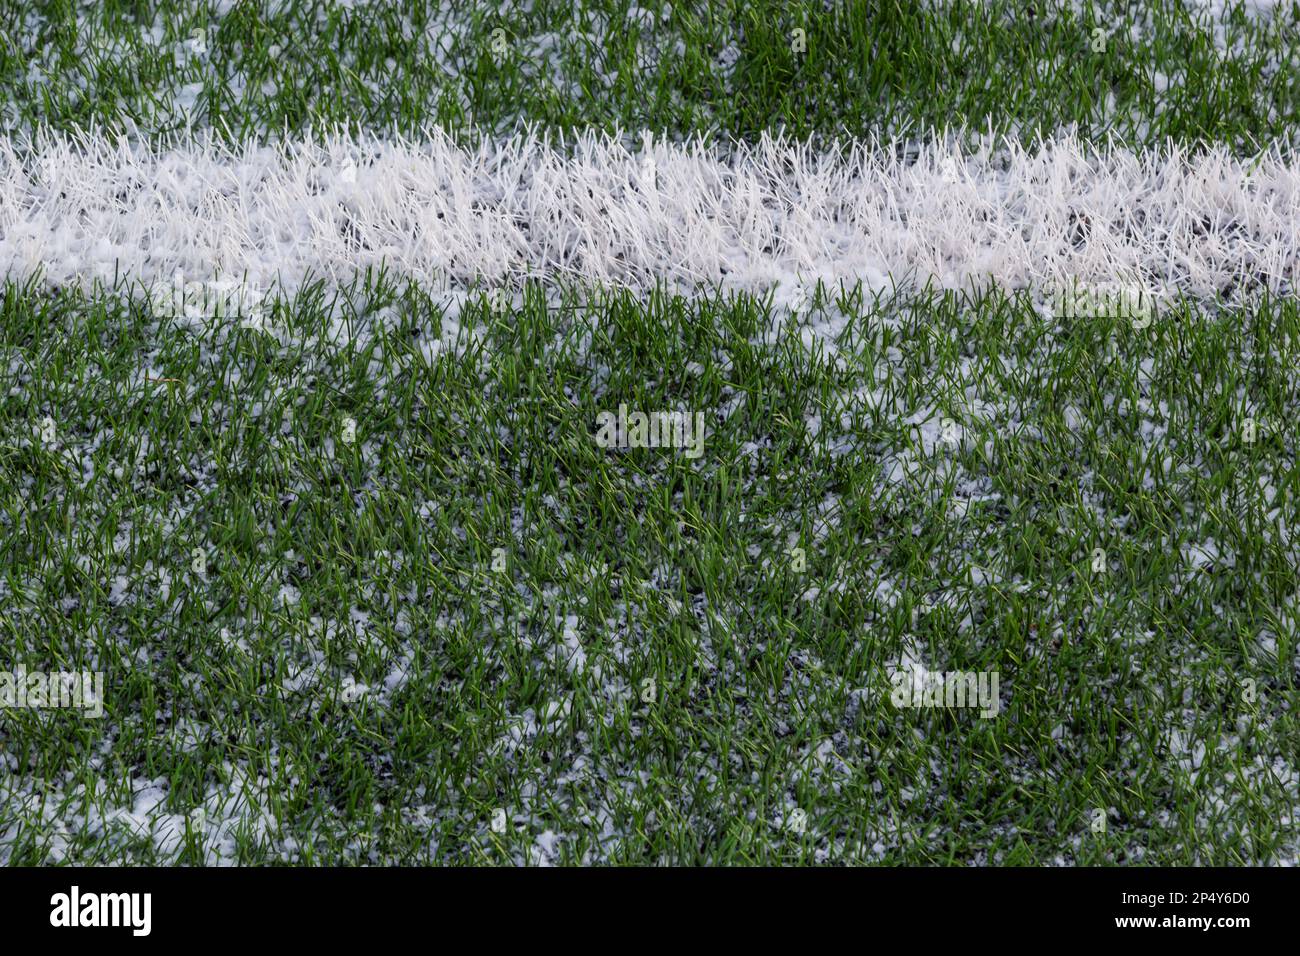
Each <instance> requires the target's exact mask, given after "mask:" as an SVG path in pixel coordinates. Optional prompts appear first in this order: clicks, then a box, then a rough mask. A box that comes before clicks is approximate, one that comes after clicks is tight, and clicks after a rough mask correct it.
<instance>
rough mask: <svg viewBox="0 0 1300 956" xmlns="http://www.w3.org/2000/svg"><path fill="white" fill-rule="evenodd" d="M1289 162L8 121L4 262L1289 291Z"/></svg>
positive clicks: (250, 276) (1, 159)
mask: <svg viewBox="0 0 1300 956" xmlns="http://www.w3.org/2000/svg"><path fill="white" fill-rule="evenodd" d="M1297 223H1300V163H1297V160H1296V159H1295V158H1294V157H1293V156H1289V155H1287V154H1284V153H1282V152H1280V151H1277V150H1273V151H1270V152H1267V153H1265V154H1263V155H1260V156H1258V157H1255V158H1253V159H1242V158H1238V157H1234V156H1233V155H1231V153H1230V152H1229V151H1228V150H1227V149H1226V148H1221V147H1220V148H1212V149H1210V150H1208V151H1206V152H1203V153H1201V154H1199V155H1191V154H1189V153H1187V152H1185V151H1183V150H1181V149H1179V148H1178V147H1174V146H1171V147H1169V148H1167V149H1162V150H1157V151H1151V152H1144V153H1136V154H1135V153H1133V152H1130V151H1127V150H1126V149H1124V148H1121V147H1118V146H1110V147H1098V146H1093V145H1089V144H1085V143H1083V142H1081V141H1079V140H1077V139H1075V138H1072V137H1069V136H1066V137H1063V138H1057V139H1054V140H1050V141H1048V142H1045V143H1042V144H1040V145H1038V146H1037V147H1034V148H1025V147H1023V146H1021V145H1019V144H1017V143H1014V142H1001V143H992V142H988V141H987V140H986V141H985V142H984V145H983V146H982V147H981V148H979V149H977V150H974V151H970V152H967V151H964V150H963V149H962V148H961V147H959V146H956V145H951V144H947V143H943V142H930V143H927V144H922V145H908V144H902V143H897V142H876V141H869V142H859V143H851V144H842V145H840V146H838V147H835V148H832V149H829V150H819V149H816V148H814V147H813V146H812V145H810V144H808V143H803V142H794V141H790V140H787V139H782V138H779V137H773V136H769V135H764V136H763V137H762V138H761V139H760V140H758V141H757V142H755V143H752V144H746V143H739V144H731V145H729V146H726V147H719V146H710V145H705V144H703V143H702V142H698V141H694V142H688V143H685V144H675V143H662V142H648V141H647V140H645V139H643V140H642V141H641V142H640V143H639V144H637V145H634V146H632V147H629V146H628V145H627V144H626V140H625V139H623V138H619V137H615V136H607V135H603V134H598V133H588V134H585V135H582V136H581V137H579V138H577V139H576V140H573V141H571V142H569V143H567V144H556V143H553V142H548V141H547V140H546V139H543V138H540V137H538V136H535V135H521V136H518V137H516V138H513V139H509V140H505V141H500V142H494V143H485V144H483V145H480V146H477V147H472V148H471V147H465V146H461V145H457V144H456V143H454V142H453V141H452V140H451V139H450V138H449V137H448V136H447V135H445V134H444V133H441V132H439V131H436V130H434V131H430V132H429V133H428V134H427V135H426V137H425V138H423V139H420V140H404V139H385V138H379V137H375V136H370V135H364V134H363V135H358V136H351V135H341V134H340V135H334V136H330V137H327V138H325V139H323V140H319V141H315V142H290V143H282V144H278V145H274V146H268V145H251V144H250V145H246V146H242V147H234V148H232V147H229V146H226V145H222V144H220V143H219V142H217V141H215V140H213V139H212V138H210V137H209V138H203V139H198V138H196V139H191V140H188V141H185V142H182V143H180V144H176V145H171V146H167V147H151V146H148V145H142V144H140V143H137V142H129V141H127V140H126V139H123V138H117V139H112V138H108V137H107V136H104V135H100V134H92V133H87V134H81V135H76V136H63V135H45V136H41V137H39V138H38V139H37V140H36V141H35V142H33V143H31V144H28V145H27V146H26V147H25V148H24V147H22V146H20V145H18V144H15V143H13V142H11V141H4V142H3V143H0V273H3V274H6V275H8V276H9V277H11V278H17V279H23V278H27V277H30V276H33V275H37V274H39V275H41V276H43V278H44V281H46V282H47V283H50V284H57V285H67V284H75V285H89V284H91V283H93V282H95V281H101V282H111V281H114V280H122V279H129V280H133V281H139V282H142V283H147V284H152V283H157V282H162V281H172V280H173V278H174V276H175V274H176V273H178V272H179V273H181V274H183V275H184V277H185V278H186V280H187V281H188V280H200V281H203V280H208V279H215V278H231V277H234V278H243V279H244V280H246V281H248V282H251V283H256V284H258V285H260V286H274V285H276V284H279V285H281V286H284V287H286V288H292V287H294V286H296V285H297V284H298V283H300V282H301V281H302V280H303V279H304V278H306V277H308V276H318V277H326V278H330V279H337V280H344V279H346V278H348V277H350V276H352V275H354V274H356V273H357V272H358V271H361V270H364V269H366V268H369V267H378V266H381V265H386V266H387V267H388V268H390V269H391V270H393V271H395V272H397V273H399V274H402V275H405V276H407V277H409V278H412V279H414V280H417V281H419V282H421V283H425V284H428V285H430V286H432V287H442V288H460V287H468V286H472V285H476V284H489V285H491V284H516V283H518V282H519V280H521V279H523V278H525V277H535V278H541V279H544V280H557V279H577V280H582V281H584V282H592V283H601V284H607V285H614V286H623V287H630V288H632V289H637V290H641V289H646V288H649V287H652V286H655V285H657V284H661V283H662V284H666V285H668V286H669V287H675V288H678V289H682V290H689V289H692V288H696V287H700V286H707V287H716V286H722V287H724V288H734V289H744V290H751V291H754V290H757V291H763V290H766V289H769V288H771V287H773V286H774V285H777V284H781V283H787V284H788V283H789V281H790V280H791V279H794V278H797V279H799V280H800V281H802V282H809V281H815V280H817V279H823V280H827V281H830V282H835V281H840V280H846V281H853V280H855V279H862V280H864V281H866V282H868V283H869V284H872V285H877V286H884V285H887V284H889V283H890V282H893V283H901V282H905V281H908V280H913V281H919V282H926V281H931V282H934V283H936V284H937V285H940V286H943V287H949V288H959V287H970V286H984V285H987V284H989V283H990V282H993V283H996V284H998V285H1000V286H1003V287H1004V288H1008V289H1015V288H1027V287H1046V286H1053V285H1055V284H1058V283H1082V284H1086V285H1097V286H1112V285H1114V284H1115V283H1116V282H1121V281H1122V282H1126V283H1128V284H1130V285H1140V286H1142V287H1144V288H1146V289H1148V290H1151V291H1152V292H1154V293H1156V294H1160V293H1162V292H1165V291H1167V290H1177V291H1178V292H1180V293H1182V294H1186V295H1191V296H1196V297H1209V296H1213V295H1215V294H1219V293H1223V292H1225V291H1231V292H1240V291H1242V290H1262V289H1267V290H1269V291H1271V292H1274V293H1282V294H1286V293H1291V292H1293V289H1294V281H1295V275H1296V268H1297V259H1298V258H1300V228H1298V226H1297Z"/></svg>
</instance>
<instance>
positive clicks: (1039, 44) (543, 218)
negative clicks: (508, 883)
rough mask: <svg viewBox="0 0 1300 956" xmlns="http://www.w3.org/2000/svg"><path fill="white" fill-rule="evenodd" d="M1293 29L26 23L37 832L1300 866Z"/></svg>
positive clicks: (5, 736) (21, 573)
mask: <svg viewBox="0 0 1300 956" xmlns="http://www.w3.org/2000/svg"><path fill="white" fill-rule="evenodd" d="M1298 39H1300V4H1295V3H1291V2H1254V3H1231V2H1201V0H1183V2H1171V0H1158V2H1153V3H1084V2H1073V3H1066V4H1061V3H1052V4H1043V3H1032V4H1031V3H1018V4H1010V3H1003V2H986V3H971V2H965V0H953V2H923V3H901V2H869V3H845V4H839V3H812V4H806V5H799V4H789V3H779V4H778V3H769V2H745V3H740V2H714V3H698V4H697V3H689V4H667V3H659V2H646V3H644V4H640V5H639V4H632V3H625V2H620V0H589V2H583V3H564V4H558V3H548V2H543V0H536V2H533V3H531V4H500V5H499V6H498V5H473V4H467V3H457V4H444V5H436V6H425V5H416V6H415V8H414V9H410V8H409V7H408V6H406V5H397V4H387V3H360V2H357V3H308V2H303V0H284V2H272V3H268V2H265V0H263V2H251V0H241V2H237V3H235V2H224V0H223V2H218V3H215V4H203V3H194V2H183V0H172V2H167V3H147V2H140V3H134V2H131V3H129V2H124V0H111V2H107V3H96V4H74V3H59V4H51V5H35V4H15V3H8V4H5V5H3V7H0V90H3V96H0V126H3V130H2V131H0V132H2V133H3V138H2V139H0V270H2V271H3V272H4V276H3V282H4V284H3V287H2V288H0V863H11V864H47V863H76V864H144V863H163V864H171V863H182V864H263V863H272V862H290V863H299V864H322V863H324V864H339V863H376V864H394V863H404V864H429V863H433V864H457V863H467V864H542V865H549V864H556V865H564V864H604V863H638V864H714V865H719V864H721V865H727V864H777V863H780V864H794V863H836V864H866V863H904V864H924V865H953V864H956V865H967V864H977V865H982V864H1002V865H1009V864H1035V865H1043V864H1046V865H1052V864H1056V865H1095V864H1141V865H1174V864H1219V865H1242V864H1269V865H1288V864H1294V863H1295V862H1296V857H1297V851H1298V849H1300V835H1298V832H1297V824H1298V823H1300V820H1297V808H1298V807H1300V772H1298V771H1297V767H1300V717H1298V715H1297V703H1298V699H1297V678H1298V677H1300V657H1298V656H1297V643H1296V639H1297V628H1298V627H1300V581H1298V576H1297V567H1298V557H1300V556H1298V554H1297V550H1298V547H1300V542H1298V541H1297V540H1295V538H1294V529H1296V528H1297V527H1300V467H1297V459H1296V454H1297V444H1298V438H1300V436H1298V434H1297V431H1296V428H1295V421H1296V419H1297V415H1300V309H1298V308H1297V300H1296V286H1295V283H1296V277H1297V270H1298V269H1300V226H1298V224H1300V159H1297V156H1296V147H1297V145H1298V141H1297V136H1296V133H1297V129H1298V126H1297V108H1298V107H1300V42H1297V40H1298Z"/></svg>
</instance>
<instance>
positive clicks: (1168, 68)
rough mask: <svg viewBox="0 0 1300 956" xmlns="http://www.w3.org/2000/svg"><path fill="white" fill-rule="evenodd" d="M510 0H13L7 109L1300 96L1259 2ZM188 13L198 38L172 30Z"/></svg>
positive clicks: (234, 126)
mask: <svg viewBox="0 0 1300 956" xmlns="http://www.w3.org/2000/svg"><path fill="white" fill-rule="evenodd" d="M507 6H510V7H511V9H509V10H507V11H505V12H500V13H498V12H496V11H493V10H491V9H489V8H485V7H484V6H483V5H480V4H467V3H463V2H462V3H457V4H449V5H438V6H435V7H432V8H431V7H429V6H425V5H415V6H414V7H413V8H412V9H411V11H410V12H409V13H407V12H403V10H402V9H401V8H399V7H398V6H397V5H390V4H383V3H374V4H365V5H359V6H357V7H355V8H351V7H345V6H338V5H334V4H326V3H318V2H305V0H290V2H287V3H277V4H275V5H274V6H271V5H267V4H264V3H258V2H254V0H242V2H239V3H235V4H233V5H232V6H231V8H230V9H229V10H228V12H226V13H225V14H224V15H222V16H214V15H213V14H212V12H211V8H210V7H208V6H207V5H204V4H196V3H193V2H188V3H181V2H168V3H150V2H123V0H112V2H107V3H102V4H96V5H94V6H93V8H85V7H81V6H78V5H75V4H73V3H71V2H70V0H61V2H56V3H51V4H48V5H43V7H42V10H41V12H40V13H39V14H36V13H33V12H31V11H30V9H29V8H26V7H25V6H24V5H21V4H7V5H5V6H4V7H3V8H2V9H0V83H2V84H3V87H2V88H3V89H4V91H5V95H4V96H3V97H0V110H2V111H3V112H2V114H0V121H3V123H5V124H6V125H7V128H8V129H9V130H11V131H13V132H29V131H31V130H32V129H35V128H41V127H55V128H59V129H68V128H81V127H86V126H90V125H94V124H99V125H107V126H109V127H110V128H122V127H124V126H125V127H126V128H129V129H134V130H137V131H139V132H141V133H143V135H146V136H165V135H168V134H172V133H177V132H180V131H183V130H184V129H185V128H186V127H187V125H192V126H195V127H199V128H212V129H215V130H216V131H217V132H218V134H219V135H223V136H228V137H230V138H231V139H234V140H237V141H243V140H246V139H248V138H250V137H258V138H269V137H272V136H275V135H279V134H282V133H289V134H294V135H302V134H304V133H305V132H307V131H308V130H313V131H317V132H319V131H320V130H321V129H322V128H327V127H330V126H336V125H346V126H353V127H355V126H358V125H360V126H363V127H368V128H376V129H390V128H391V129H396V130H400V131H402V132H406V133H411V134H418V132H419V131H420V130H421V129H422V128H423V127H425V126H429V125H437V126H440V127H442V128H444V129H448V130H451V131H453V132H454V133H455V134H456V135H458V136H464V137H466V138H473V137H475V136H478V135H482V134H484V133H488V134H502V133H504V132H507V131H510V130H513V129H516V128H518V127H519V126H521V125H527V124H530V125H536V126H541V127H543V128H546V129H550V130H554V131H557V132H558V131H566V130H569V131H572V130H578V129H585V128H588V127H592V126H595V127H600V128H606V129H624V130H638V129H642V128H650V129H654V130H658V131H666V132H667V133H668V134H670V135H678V136H685V135H695V134H697V133H700V134H704V135H707V136H719V137H742V138H743V137H753V136H755V135H757V134H758V133H759V132H761V131H763V130H768V129H783V130H787V131H789V132H791V133H793V134H795V135H798V136H801V137H802V136H810V135H816V136H822V137H835V136H842V135H853V136H862V135H869V134H872V133H879V134H885V135H888V134H893V133H904V132H907V131H916V130H929V129H941V128H946V127H957V128H960V127H963V126H966V127H970V128H971V129H973V130H983V129H985V128H986V127H988V126H990V125H991V126H992V128H993V130H994V131H995V132H999V133H1010V134H1013V135H1021V136H1024V137H1025V138H1027V139H1029V138H1032V137H1033V136H1035V135H1037V134H1038V133H1039V132H1042V133H1051V132H1053V131H1055V130H1058V129H1061V128H1064V127H1069V126H1076V125H1077V128H1078V129H1079V131H1080V133H1081V134H1082V135H1084V136H1087V137H1091V138H1102V137H1107V136H1114V137H1115V138H1116V139H1117V140H1118V141H1120V142H1124V143H1127V144H1129V145H1133V146H1142V145H1149V144H1152V143H1159V142H1163V141H1164V140H1165V139H1167V138H1172V139H1174V140H1176V141H1179V142H1183V143H1192V144H1195V143H1204V142H1226V143H1231V144H1232V145H1234V147H1236V148H1238V149H1240V150H1242V151H1244V152H1253V151H1254V150H1255V148H1256V146H1257V145H1258V144H1261V143H1266V142H1268V141H1270V140H1274V139H1279V140H1282V141H1284V142H1291V139H1292V137H1293V133H1294V122H1293V118H1294V117H1295V115H1296V113H1297V109H1298V108H1300V83H1298V78H1300V70H1298V69H1297V66H1298V65H1300V64H1298V63H1297V59H1296V57H1297V52H1296V51H1297V49H1298V46H1297V42H1296V41H1297V36H1298V30H1297V26H1298V25H1300V10H1297V9H1296V8H1295V7H1292V8H1290V9H1287V8H1285V7H1282V8H1279V11H1278V14H1277V16H1276V18H1275V19H1273V20H1266V21H1257V20H1251V19H1250V18H1249V17H1247V16H1246V14H1245V13H1244V12H1243V11H1242V10H1240V9H1237V10H1235V11H1234V12H1233V14H1232V16H1231V17H1230V18H1229V19H1228V20H1227V22H1226V24H1225V25H1224V26H1223V28H1222V31H1223V39H1222V41H1221V42H1220V43H1217V44H1216V40H1215V34H1214V32H1213V30H1211V29H1206V28H1205V26H1204V25H1203V24H1201V25H1198V24H1197V23H1194V22H1193V21H1192V19H1191V17H1190V15H1189V13H1188V12H1187V10H1186V9H1184V7H1183V6H1182V4H1180V3H1177V2H1173V0H1159V2H1155V3H1140V4H1139V3H1120V2H1116V3H1101V4H1095V5H1093V6H1090V7H1081V8H1080V9H1079V10H1076V9H1074V7H1072V6H1066V5H1060V4H1054V3H1053V4H1041V3H1040V4H1022V3H1008V2H999V0H995V2H989V3H967V2H956V3H951V4H934V5H929V4H915V3H905V2H899V0H873V2H869V3H851V4H839V3H830V4H811V3H810V4H796V5H791V4H788V3H775V2H770V0H763V2H749V0H746V2H733V0H728V2H723V3H692V4H673V5H672V6H671V12H670V14H669V16H667V18H664V17H663V12H664V11H665V10H666V9H668V7H667V5H665V4H662V3H658V2H656V3H647V4H645V5H644V7H645V10H646V11H648V12H647V13H646V15H645V16H631V15H630V10H632V9H633V7H632V5H631V4H629V3H627V2H625V0H601V2H589V3H585V4H582V5H575V4H570V3H567V2H566V3H556V2H550V0H538V2H536V3H533V4H528V5H526V7H527V9H522V8H519V9H516V8H514V6H513V5H507ZM1097 29H1102V30H1105V31H1107V32H1108V34H1109V38H1108V40H1107V42H1106V47H1105V50H1104V51H1103V52H1097V51H1095V50H1094V47H1093V41H1094V31H1095V30H1097ZM194 30H199V31H204V36H205V38H206V39H205V41H204V42H205V44H206V45H207V46H208V47H209V49H208V50H207V52H205V53H196V52H195V51H194V49H193V48H192V47H190V48H183V47H182V45H183V43H184V41H186V40H188V39H189V38H190V37H191V32H192V31H194ZM795 30H803V31H805V33H804V39H805V40H806V49H805V50H803V51H802V52H798V51H796V49H795V47H796V40H795V33H794V31H795ZM150 31H156V32H150ZM496 31H501V32H500V33H499V34H497V33H496ZM1166 81H1167V85H1166ZM124 117H125V120H124Z"/></svg>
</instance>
